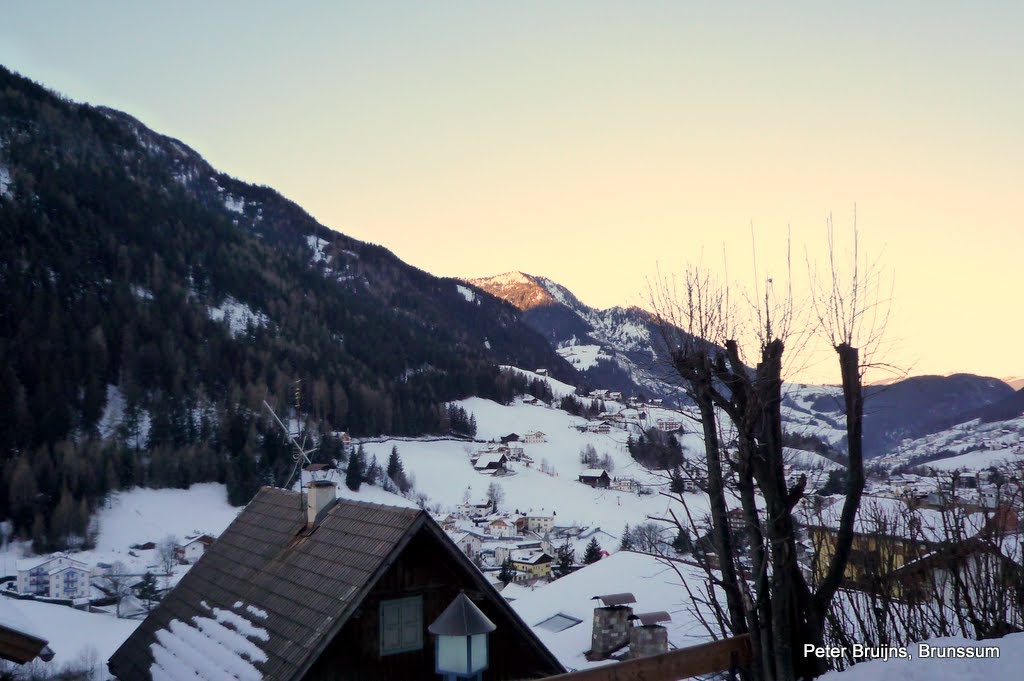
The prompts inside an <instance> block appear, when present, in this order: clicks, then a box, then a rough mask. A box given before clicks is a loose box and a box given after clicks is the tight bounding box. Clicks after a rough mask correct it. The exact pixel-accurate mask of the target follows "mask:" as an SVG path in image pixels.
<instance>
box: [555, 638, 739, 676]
mask: <svg viewBox="0 0 1024 681" xmlns="http://www.w3.org/2000/svg"><path fill="white" fill-rule="evenodd" d="M750 659H751V651H750V634H743V635H741V636H734V637H732V638H727V639H723V640H721V641H714V642H712V643H704V644H701V645H697V646H691V647H689V648H680V649H679V650H673V651H672V652H668V653H663V654H661V655H652V656H651V657H642V658H639V659H636V660H628V661H626V662H618V663H614V664H610V665H607V666H604V667H594V668H592V669H584V670H582V671H578V672H570V673H568V674H559V675H557V676H549V677H547V678H545V680H544V681H678V679H685V678H689V677H691V676H698V675H700V674H711V673H713V672H723V671H735V670H736V669H738V668H739V667H744V666H746V665H749V664H750Z"/></svg>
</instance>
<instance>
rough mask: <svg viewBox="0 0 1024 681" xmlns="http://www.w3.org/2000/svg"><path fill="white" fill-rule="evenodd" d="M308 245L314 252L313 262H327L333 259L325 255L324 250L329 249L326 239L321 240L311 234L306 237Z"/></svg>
mask: <svg viewBox="0 0 1024 681" xmlns="http://www.w3.org/2000/svg"><path fill="white" fill-rule="evenodd" d="M306 245H307V246H309V248H310V250H312V251H313V262H315V263H319V262H327V261H328V260H330V259H331V257H330V256H329V255H327V254H326V253H324V249H325V248H327V245H328V241H327V240H326V239H321V238H320V237H318V236H313V235H312V234H310V235H309V236H307V237H306Z"/></svg>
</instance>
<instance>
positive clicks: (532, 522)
mask: <svg viewBox="0 0 1024 681" xmlns="http://www.w3.org/2000/svg"><path fill="white" fill-rule="evenodd" d="M554 526H555V516H553V515H534V514H527V515H524V516H523V517H521V518H520V519H519V521H518V522H517V523H516V527H517V528H518V529H519V531H520V532H536V533H538V534H544V533H545V532H550V531H551V528H553V527H554Z"/></svg>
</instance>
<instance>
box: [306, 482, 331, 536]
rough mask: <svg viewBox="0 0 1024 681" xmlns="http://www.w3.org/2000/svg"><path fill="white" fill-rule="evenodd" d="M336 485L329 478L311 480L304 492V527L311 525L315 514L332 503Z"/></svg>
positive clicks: (315, 517) (314, 520)
mask: <svg viewBox="0 0 1024 681" xmlns="http://www.w3.org/2000/svg"><path fill="white" fill-rule="evenodd" d="M336 488H337V485H336V484H335V483H334V482H331V481H330V480H313V481H312V482H310V483H309V491H307V492H306V527H313V525H314V524H315V523H316V519H317V516H319V515H320V513H321V512H322V511H323V510H324V509H326V508H327V507H329V506H330V505H331V504H333V503H334V499H335V490H336Z"/></svg>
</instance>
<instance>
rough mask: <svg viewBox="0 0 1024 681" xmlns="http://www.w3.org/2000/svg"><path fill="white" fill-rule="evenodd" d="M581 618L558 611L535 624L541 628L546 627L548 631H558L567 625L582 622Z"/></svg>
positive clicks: (573, 625)
mask: <svg viewBox="0 0 1024 681" xmlns="http://www.w3.org/2000/svg"><path fill="white" fill-rule="evenodd" d="M582 621H583V620H581V619H576V618H575V617H573V616H572V615H566V614H565V613H561V612H560V613H558V614H557V615H552V616H551V617H549V618H547V619H546V620H544V621H543V622H538V623H537V626H538V627H540V628H541V629H547V630H548V631H553V632H556V633H557V632H559V631H565V630H566V629H568V628H569V627H575V626H576V625H577V624H579V623H580V622H582Z"/></svg>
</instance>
